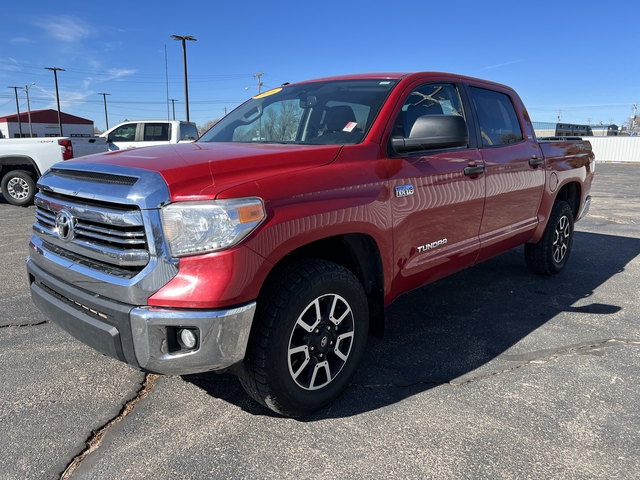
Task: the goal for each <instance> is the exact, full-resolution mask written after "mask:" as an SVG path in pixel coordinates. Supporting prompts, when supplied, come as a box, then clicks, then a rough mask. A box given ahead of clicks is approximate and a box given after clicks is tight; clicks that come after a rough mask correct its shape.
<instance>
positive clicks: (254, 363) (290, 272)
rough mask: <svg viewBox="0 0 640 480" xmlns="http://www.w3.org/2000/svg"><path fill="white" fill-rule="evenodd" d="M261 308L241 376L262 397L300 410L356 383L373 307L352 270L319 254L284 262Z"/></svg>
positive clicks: (289, 411)
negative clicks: (369, 309) (368, 302)
mask: <svg viewBox="0 0 640 480" xmlns="http://www.w3.org/2000/svg"><path fill="white" fill-rule="evenodd" d="M316 312H320V315H319V317H320V318H318V315H317V313H316ZM336 313H337V314H336ZM334 314H335V315H334ZM256 315H257V316H256V319H255V322H254V328H253V330H252V334H251V337H250V339H249V345H248V348H247V354H246V356H245V361H244V365H243V371H242V372H241V373H240V375H239V376H240V381H241V383H242V386H243V387H244V389H245V390H246V391H247V393H248V394H249V395H251V397H253V398H254V399H255V400H257V401H258V402H259V403H261V404H262V405H264V406H266V407H268V408H270V409H271V410H273V411H274V412H277V413H279V414H281V415H285V416H290V417H300V416H303V415H308V414H310V413H312V412H315V411H316V410H318V409H320V408H322V407H323V406H325V405H327V404H328V403H330V402H332V401H333V400H335V399H336V398H337V397H338V396H339V395H340V394H341V393H342V392H343V391H344V390H345V389H346V388H347V386H348V385H349V384H350V383H351V380H352V379H353V376H354V375H355V373H356V371H357V369H358V365H359V364H360V361H361V360H362V357H363V356H364V351H365V347H366V342H367V335H368V328H369V314H368V307H367V299H366V296H365V293H364V290H363V288H362V285H361V284H360V282H359V281H358V279H357V278H356V277H355V276H354V275H353V274H352V273H351V272H350V271H349V270H347V269H346V268H344V267H342V266H340V265H337V264H335V263H331V262H326V261H321V260H304V261H300V262H296V263H294V264H292V265H290V266H288V267H285V268H284V269H283V270H282V271H281V272H279V273H278V274H277V275H276V276H275V277H273V280H271V281H270V282H269V284H268V285H267V286H266V287H265V290H264V292H263V293H261V295H260V297H259V298H258V307H257V312H256ZM314 372H315V373H314Z"/></svg>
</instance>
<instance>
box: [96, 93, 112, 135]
mask: <svg viewBox="0 0 640 480" xmlns="http://www.w3.org/2000/svg"><path fill="white" fill-rule="evenodd" d="M98 95H102V99H103V100H104V123H105V125H106V126H107V128H106V130H109V115H108V114H107V95H111V94H110V93H99V94H98Z"/></svg>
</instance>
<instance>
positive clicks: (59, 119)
mask: <svg viewBox="0 0 640 480" xmlns="http://www.w3.org/2000/svg"><path fill="white" fill-rule="evenodd" d="M44 69H45V70H51V71H52V72H53V80H54V81H55V83H56V102H57V103H58V128H60V136H61V137H62V136H63V135H62V119H61V117H60V95H59V93H58V70H60V71H61V72H66V70H65V69H64V68H59V67H44Z"/></svg>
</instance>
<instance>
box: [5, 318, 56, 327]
mask: <svg viewBox="0 0 640 480" xmlns="http://www.w3.org/2000/svg"><path fill="white" fill-rule="evenodd" d="M45 323H49V320H42V321H41V322H33V323H16V324H13V323H12V324H9V325H0V328H11V327H13V328H20V327H37V326H38V325H44V324H45Z"/></svg>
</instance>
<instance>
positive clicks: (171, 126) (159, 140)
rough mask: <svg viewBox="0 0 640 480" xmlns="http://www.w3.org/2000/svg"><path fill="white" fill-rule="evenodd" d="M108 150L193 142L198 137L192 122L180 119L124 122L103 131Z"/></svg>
mask: <svg viewBox="0 0 640 480" xmlns="http://www.w3.org/2000/svg"><path fill="white" fill-rule="evenodd" d="M100 136H101V137H106V139H107V145H108V147H109V151H114V150H129V149H132V148H140V147H153V146H156V145H166V144H168V143H181V142H193V141H194V140H196V139H197V138H198V128H197V127H196V125H195V124H194V123H190V122H183V121H180V120H141V121H135V122H124V123H121V124H119V125H116V126H115V127H113V128H111V129H109V130H107V131H106V132H104V133H103V134H102V135H100Z"/></svg>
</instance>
